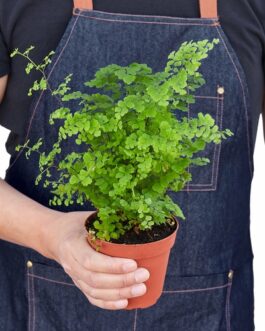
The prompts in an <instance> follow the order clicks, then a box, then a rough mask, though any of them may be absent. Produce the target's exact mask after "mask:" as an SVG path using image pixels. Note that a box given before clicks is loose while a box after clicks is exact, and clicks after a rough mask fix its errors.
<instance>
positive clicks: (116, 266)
mask: <svg viewBox="0 0 265 331" xmlns="http://www.w3.org/2000/svg"><path fill="white" fill-rule="evenodd" d="M79 245H80V247H79V248H78V250H77V249H76V250H74V251H73V252H72V255H73V257H74V258H75V260H77V262H78V263H79V264H81V265H82V266H83V267H84V268H85V269H87V270H93V271H94V272H102V273H108V274H122V273H128V272H132V271H135V270H136V269H137V263H136V262H135V261H134V260H132V259H126V258H118V257H111V256H107V255H104V254H102V253H100V252H97V251H95V250H94V249H93V248H92V247H90V246H89V244H88V242H87V241H86V239H85V238H83V239H82V240H80V243H79Z"/></svg>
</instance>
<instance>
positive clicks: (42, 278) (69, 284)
mask: <svg viewBox="0 0 265 331" xmlns="http://www.w3.org/2000/svg"><path fill="white" fill-rule="evenodd" d="M28 276H29V277H31V278H37V279H40V280H44V281H47V282H51V283H56V284H61V285H67V286H73V287H75V285H74V284H71V283H67V282H61V281H57V280H53V279H50V278H46V277H42V276H37V275H34V274H30V273H28Z"/></svg>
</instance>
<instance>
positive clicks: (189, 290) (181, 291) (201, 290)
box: [162, 283, 230, 294]
mask: <svg viewBox="0 0 265 331" xmlns="http://www.w3.org/2000/svg"><path fill="white" fill-rule="evenodd" d="M229 286H230V283H227V284H224V285H220V286H214V287H205V288H198V289H186V290H173V291H163V292H162V293H165V294H171V293H172V294H174V293H193V292H204V291H214V290H218V289H222V288H226V287H229Z"/></svg>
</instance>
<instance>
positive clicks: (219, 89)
mask: <svg viewBox="0 0 265 331" xmlns="http://www.w3.org/2000/svg"><path fill="white" fill-rule="evenodd" d="M217 93H218V94H224V93H225V89H224V87H223V86H220V87H218V89H217Z"/></svg>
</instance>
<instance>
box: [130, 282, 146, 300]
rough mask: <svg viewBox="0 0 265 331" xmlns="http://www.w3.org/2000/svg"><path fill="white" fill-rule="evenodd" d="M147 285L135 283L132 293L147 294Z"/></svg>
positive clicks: (135, 294) (135, 295) (137, 294)
mask: <svg viewBox="0 0 265 331" xmlns="http://www.w3.org/2000/svg"><path fill="white" fill-rule="evenodd" d="M145 291H146V287H145V285H144V284H139V285H134V286H133V287H132V289H131V293H132V295H133V296H134V297H137V296H140V295H143V294H145Z"/></svg>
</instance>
